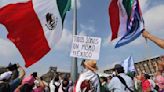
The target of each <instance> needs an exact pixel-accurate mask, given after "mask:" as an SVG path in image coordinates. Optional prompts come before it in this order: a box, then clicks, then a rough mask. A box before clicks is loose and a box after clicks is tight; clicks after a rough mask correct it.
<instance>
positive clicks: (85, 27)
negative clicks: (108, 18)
mask: <svg viewBox="0 0 164 92" xmlns="http://www.w3.org/2000/svg"><path fill="white" fill-rule="evenodd" d="M80 30H81V31H85V32H87V33H95V32H96V28H95V22H94V21H93V20H89V21H88V22H87V23H86V24H80Z"/></svg>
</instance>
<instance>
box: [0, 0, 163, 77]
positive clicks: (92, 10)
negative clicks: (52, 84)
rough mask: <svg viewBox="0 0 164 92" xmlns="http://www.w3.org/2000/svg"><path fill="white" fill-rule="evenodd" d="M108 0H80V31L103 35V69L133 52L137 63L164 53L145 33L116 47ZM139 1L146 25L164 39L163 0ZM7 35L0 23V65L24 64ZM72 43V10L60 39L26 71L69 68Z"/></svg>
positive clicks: (92, 34) (99, 65)
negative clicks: (112, 35)
mask: <svg viewBox="0 0 164 92" xmlns="http://www.w3.org/2000/svg"><path fill="white" fill-rule="evenodd" d="M109 2H110V0H78V34H79V35H85V36H96V37H101V38H102V44H101V49H100V59H99V61H97V62H98V67H99V69H100V70H103V69H109V68H112V67H113V65H114V64H116V63H120V62H121V61H122V60H124V59H126V58H127V57H128V56H130V55H131V56H132V57H133V58H134V60H135V62H138V61H141V60H143V59H146V58H149V57H155V56H159V55H163V54H164V50H163V49H161V48H159V47H158V46H156V45H155V44H153V43H152V42H150V41H148V43H147V44H146V42H145V40H144V38H143V37H142V36H141V37H139V38H138V39H137V40H135V41H134V42H132V43H130V44H128V45H126V46H123V47H120V48H118V49H115V48H114V45H113V43H112V42H110V37H111V31H110V25H109V16H108V6H109ZM140 3H141V7H142V11H143V17H144V20H145V25H146V28H147V29H148V31H149V32H151V33H152V34H154V35H156V36H158V37H160V38H162V39H164V36H163V35H164V17H163V16H164V11H163V10H164V0H140ZM6 35H7V31H6V29H5V27H4V26H3V25H0V65H4V66H7V65H8V64H9V63H10V62H12V63H20V65H22V66H24V65H25V64H24V60H23V59H22V57H21V55H20V53H19V52H18V50H17V49H16V47H15V46H14V45H13V44H12V43H11V42H10V41H9V40H8V39H7V38H6ZM71 42H72V11H69V12H68V13H67V16H66V20H65V22H64V29H63V35H62V39H61V40H60V42H59V43H58V44H57V45H56V46H55V47H54V49H53V50H51V51H50V52H49V53H48V54H47V55H46V56H45V57H43V58H42V59H41V60H40V61H39V62H38V63H36V64H34V65H32V66H31V67H29V68H28V69H26V71H27V73H28V74H29V73H31V72H33V71H37V72H38V73H39V74H44V73H46V72H47V71H48V68H49V67H50V66H57V67H58V69H59V70H62V71H70V69H71V60H72V58H71V57H70V50H71ZM80 61H81V59H79V60H78V67H79V70H80V69H81V67H80V65H79V64H80Z"/></svg>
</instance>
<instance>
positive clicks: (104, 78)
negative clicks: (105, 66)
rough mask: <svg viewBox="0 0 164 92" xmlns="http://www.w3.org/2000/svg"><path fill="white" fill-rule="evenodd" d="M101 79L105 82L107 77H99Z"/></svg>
mask: <svg viewBox="0 0 164 92" xmlns="http://www.w3.org/2000/svg"><path fill="white" fill-rule="evenodd" d="M100 78H101V79H102V80H103V81H105V82H107V81H108V80H107V78H106V77H100Z"/></svg>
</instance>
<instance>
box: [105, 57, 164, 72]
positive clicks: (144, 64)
mask: <svg viewBox="0 0 164 92" xmlns="http://www.w3.org/2000/svg"><path fill="white" fill-rule="evenodd" d="M159 62H164V56H158V57H154V58H150V59H146V60H143V61H139V62H137V63H135V68H136V73H137V74H139V73H149V74H154V73H155V72H156V67H155V65H156V64H158V63H159ZM112 72H113V70H112V69H109V70H104V73H108V74H112Z"/></svg>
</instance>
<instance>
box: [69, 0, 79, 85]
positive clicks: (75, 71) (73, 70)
mask: <svg viewBox="0 0 164 92" xmlns="http://www.w3.org/2000/svg"><path fill="white" fill-rule="evenodd" d="M73 35H77V1H76V0H74V10H73ZM72 37H73V36H72ZM77 74H78V67H77V58H73V59H72V66H71V78H72V81H73V82H76V80H77Z"/></svg>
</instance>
